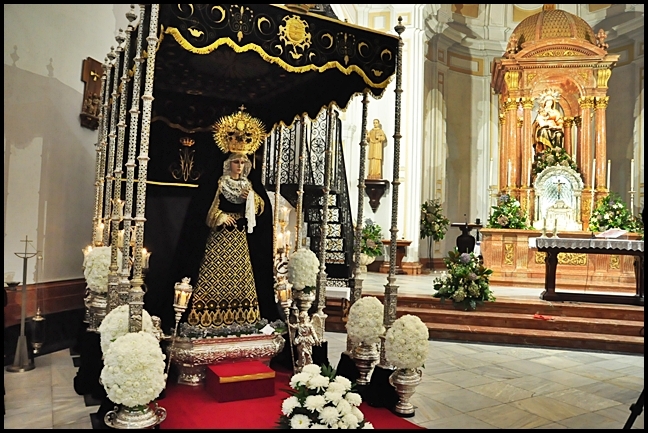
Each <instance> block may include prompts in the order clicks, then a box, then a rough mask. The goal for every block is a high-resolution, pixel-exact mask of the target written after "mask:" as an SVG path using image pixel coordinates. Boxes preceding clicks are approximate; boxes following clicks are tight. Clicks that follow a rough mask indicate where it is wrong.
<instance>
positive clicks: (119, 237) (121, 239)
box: [117, 230, 124, 248]
mask: <svg viewBox="0 0 648 433" xmlns="http://www.w3.org/2000/svg"><path fill="white" fill-rule="evenodd" d="M117 246H118V247H119V248H121V247H123V246H124V230H119V231H118V232H117Z"/></svg>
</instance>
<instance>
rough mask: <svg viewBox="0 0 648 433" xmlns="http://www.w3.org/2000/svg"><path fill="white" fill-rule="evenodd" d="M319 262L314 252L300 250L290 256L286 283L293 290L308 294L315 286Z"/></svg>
mask: <svg viewBox="0 0 648 433" xmlns="http://www.w3.org/2000/svg"><path fill="white" fill-rule="evenodd" d="M319 266H320V262H319V259H318V258H317V256H316V255H315V253H314V252H312V251H311V250H309V249H308V248H300V249H298V250H297V251H295V252H294V253H293V255H292V256H290V260H289V261H288V281H289V282H290V283H291V284H292V285H293V289H294V290H303V291H304V292H310V291H312V290H314V289H315V287H316V286H317V274H318V272H319Z"/></svg>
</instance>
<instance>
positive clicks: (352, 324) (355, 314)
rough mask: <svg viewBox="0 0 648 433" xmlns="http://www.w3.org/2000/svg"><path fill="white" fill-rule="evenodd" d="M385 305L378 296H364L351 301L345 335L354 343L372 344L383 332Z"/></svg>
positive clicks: (377, 340) (378, 339)
mask: <svg viewBox="0 0 648 433" xmlns="http://www.w3.org/2000/svg"><path fill="white" fill-rule="evenodd" d="M384 311H385V307H384V306H383V304H382V302H380V301H379V300H378V298H376V297H374V296H365V297H362V298H360V299H358V300H357V301H356V302H354V303H353V305H352V306H351V309H350V310H349V318H348V320H347V324H346V329H347V336H348V337H349V339H350V340H351V341H352V342H354V343H365V344H374V343H378V342H380V336H381V335H383V334H384V333H385V327H384V326H383V321H384Z"/></svg>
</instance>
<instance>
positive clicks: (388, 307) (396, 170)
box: [379, 16, 405, 368]
mask: <svg viewBox="0 0 648 433" xmlns="http://www.w3.org/2000/svg"><path fill="white" fill-rule="evenodd" d="M394 30H395V31H396V33H398V52H397V54H396V88H395V89H394V93H395V94H396V95H395V119H394V161H393V173H392V176H393V180H392V208H391V228H390V232H391V240H390V244H389V275H388V277H387V284H386V285H385V300H384V304H385V313H384V320H383V323H384V325H385V329H386V330H387V329H389V328H391V325H392V324H393V323H394V321H395V320H396V299H397V297H398V286H397V285H396V284H395V283H396V241H397V239H398V187H399V185H400V179H399V176H400V145H401V138H402V136H401V133H400V131H401V104H402V102H401V101H402V97H403V96H402V95H403V45H404V44H403V38H402V34H403V32H404V31H405V26H404V25H403V17H400V16H399V17H398V24H397V25H396V26H395V27H394ZM379 365H380V366H383V367H386V368H390V367H391V365H390V364H389V363H388V362H387V358H386V357H385V344H384V340H381V344H380V363H379Z"/></svg>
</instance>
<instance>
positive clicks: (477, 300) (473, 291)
mask: <svg viewBox="0 0 648 433" xmlns="http://www.w3.org/2000/svg"><path fill="white" fill-rule="evenodd" d="M444 261H445V264H446V266H447V267H448V276H447V277H445V278H443V279H439V280H436V281H435V283H434V290H436V293H435V294H434V297H435V298H441V301H442V302H443V301H445V300H447V299H449V300H451V301H452V303H453V304H454V305H455V306H456V307H460V308H463V309H464V310H475V309H476V308H477V305H481V304H483V303H484V302H486V301H488V302H493V301H495V296H494V295H493V292H491V290H490V281H489V279H490V275H491V274H492V273H493V271H492V269H488V268H486V267H485V266H484V265H482V264H481V263H480V261H479V257H477V256H476V255H475V253H459V250H458V249H457V248H455V249H454V251H449V252H448V257H446V258H445V259H444Z"/></svg>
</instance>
